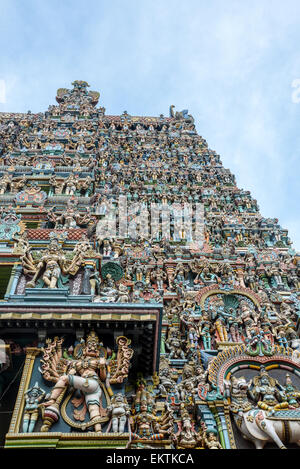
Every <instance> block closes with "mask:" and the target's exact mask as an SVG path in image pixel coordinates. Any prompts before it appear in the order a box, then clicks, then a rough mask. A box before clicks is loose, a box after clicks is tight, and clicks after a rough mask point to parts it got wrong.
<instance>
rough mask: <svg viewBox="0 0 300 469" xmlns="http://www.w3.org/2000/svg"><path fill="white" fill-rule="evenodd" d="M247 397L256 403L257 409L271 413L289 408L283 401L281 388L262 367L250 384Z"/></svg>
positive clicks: (282, 389)
mask: <svg viewBox="0 0 300 469" xmlns="http://www.w3.org/2000/svg"><path fill="white" fill-rule="evenodd" d="M249 396H250V397H251V398H252V399H253V400H254V401H255V402H256V403H257V406H258V407H260V408H261V409H263V410H267V411H270V412H271V413H274V412H275V411H276V410H280V409H287V408H288V407H289V404H288V402H287V401H286V400H285V395H284V388H283V386H282V385H281V384H279V383H278V381H277V380H275V379H274V378H272V377H271V376H269V374H268V373H267V371H266V369H265V367H263V366H262V367H261V369H260V374H259V375H258V376H255V377H254V378H253V380H252V382H251V383H250V386H249Z"/></svg>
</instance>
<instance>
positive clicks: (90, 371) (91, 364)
mask: <svg viewBox="0 0 300 469" xmlns="http://www.w3.org/2000/svg"><path fill="white" fill-rule="evenodd" d="M101 347H102V344H100V341H99V338H98V336H97V334H96V333H95V332H94V331H92V332H91V333H90V334H89V335H88V337H87V339H86V341H85V342H83V344H82V347H81V348H82V356H81V358H79V359H75V360H67V362H65V372H64V374H63V375H61V376H60V377H59V379H58V380H57V382H56V384H55V386H54V388H53V389H52V391H51V394H50V396H49V399H48V400H47V401H46V402H44V403H43V406H44V408H51V409H53V407H54V409H55V407H56V408H57V402H58V401H59V398H60V396H61V395H62V394H63V393H64V392H65V391H66V389H67V388H68V387H69V386H70V387H72V388H74V389H78V390H80V391H81V392H82V393H83V396H84V400H85V403H86V406H87V409H88V412H89V416H90V425H91V426H93V427H94V429H95V431H96V432H101V420H102V417H103V416H104V415H105V414H106V411H105V410H104V409H103V405H102V399H101V398H102V394H103V391H102V387H103V386H106V388H107V391H108V394H109V395H110V396H112V390H111V387H110V385H109V377H110V375H109V371H108V367H107V365H108V362H107V360H106V357H105V356H100V350H101ZM45 369H46V370H47V366H46V368H45Z"/></svg>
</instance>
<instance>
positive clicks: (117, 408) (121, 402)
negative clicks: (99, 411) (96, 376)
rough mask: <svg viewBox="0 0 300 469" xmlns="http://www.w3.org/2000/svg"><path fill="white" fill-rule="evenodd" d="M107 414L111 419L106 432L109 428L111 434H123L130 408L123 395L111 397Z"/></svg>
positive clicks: (118, 394)
mask: <svg viewBox="0 0 300 469" xmlns="http://www.w3.org/2000/svg"><path fill="white" fill-rule="evenodd" d="M107 412H108V415H109V416H110V419H111V420H110V424H109V428H108V430H107V432H108V431H109V429H110V428H111V429H112V431H113V433H124V431H125V425H126V422H127V420H128V419H129V416H130V408H129V405H128V402H127V399H126V397H125V396H124V394H122V393H121V392H119V393H117V394H115V395H114V396H113V397H112V399H111V404H110V406H108V407H107Z"/></svg>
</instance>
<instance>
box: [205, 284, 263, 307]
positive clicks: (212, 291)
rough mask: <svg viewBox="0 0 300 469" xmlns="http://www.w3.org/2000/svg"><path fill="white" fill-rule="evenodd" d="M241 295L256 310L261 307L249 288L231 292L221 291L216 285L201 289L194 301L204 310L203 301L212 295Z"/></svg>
mask: <svg viewBox="0 0 300 469" xmlns="http://www.w3.org/2000/svg"><path fill="white" fill-rule="evenodd" d="M218 294H221V295H242V296H246V297H247V298H249V299H250V300H251V301H252V302H253V303H254V304H255V306H257V308H259V307H260V306H261V299H260V297H259V296H258V295H257V294H256V293H255V292H254V291H252V290H250V288H245V287H240V286H239V287H235V288H233V289H232V290H222V289H220V286H219V285H218V284H214V285H210V286H208V287H205V288H203V289H202V290H201V291H200V292H199V293H198V294H197V295H196V301H197V303H198V304H199V305H200V307H201V308H204V304H205V300H206V299H207V298H208V297H209V296H212V295H218Z"/></svg>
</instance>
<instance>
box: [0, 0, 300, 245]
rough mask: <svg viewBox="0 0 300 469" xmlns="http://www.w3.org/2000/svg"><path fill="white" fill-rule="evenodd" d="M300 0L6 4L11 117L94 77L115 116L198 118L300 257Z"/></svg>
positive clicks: (0, 58)
mask: <svg viewBox="0 0 300 469" xmlns="http://www.w3.org/2000/svg"><path fill="white" fill-rule="evenodd" d="M299 18H300V2H299V0H285V1H284V2H283V1H282V0H243V1H241V0H237V1H236V0H210V1H209V2H208V1H207V0H185V2H183V1H182V0H180V1H179V0H160V1H159V0H126V1H125V0H110V1H109V2H108V1H107V0H105V1H104V0H96V1H94V0H91V1H89V0H86V1H85V2H83V1H79V0H60V1H57V0H26V1H23V0H0V40H1V53H0V111H7V112H27V111H28V110H31V111H32V112H34V113H36V112H44V111H45V110H47V108H48V106H49V104H55V96H56V90H57V89H58V88H71V82H72V81H74V80H85V81H87V82H88V83H89V84H90V86H91V88H90V89H91V90H95V91H99V92H100V105H101V106H104V107H105V108H106V113H107V114H113V115H119V114H122V113H123V111H125V110H126V111H127V112H128V113H129V114H131V115H149V116H158V115H160V114H164V115H165V116H167V115H168V113H169V106H170V105H171V104H174V105H175V106H176V110H178V111H181V110H182V109H189V113H190V114H192V115H193V116H194V118H195V121H196V127H197V131H198V133H199V134H200V135H202V136H203V137H204V138H205V139H206V140H207V142H208V145H209V147H210V148H211V149H213V150H215V151H216V152H217V153H219V154H220V155H221V160H222V162H223V164H224V166H225V167H226V168H230V170H231V171H232V172H233V173H234V174H235V176H236V180H237V184H238V186H239V187H240V188H242V189H245V190H250V191H251V193H252V196H253V197H254V198H255V199H257V201H258V204H259V207H260V211H261V213H262V215H263V216H265V217H267V218H278V219H279V223H280V225H281V226H282V227H283V228H287V229H288V230H289V233H290V237H291V239H292V241H293V242H294V245H293V247H294V249H295V250H297V251H300V217H299V211H300V210H299V199H300V184H299V180H300V178H299V174H300V132H299V121H300V52H299V51H300V28H299Z"/></svg>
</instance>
